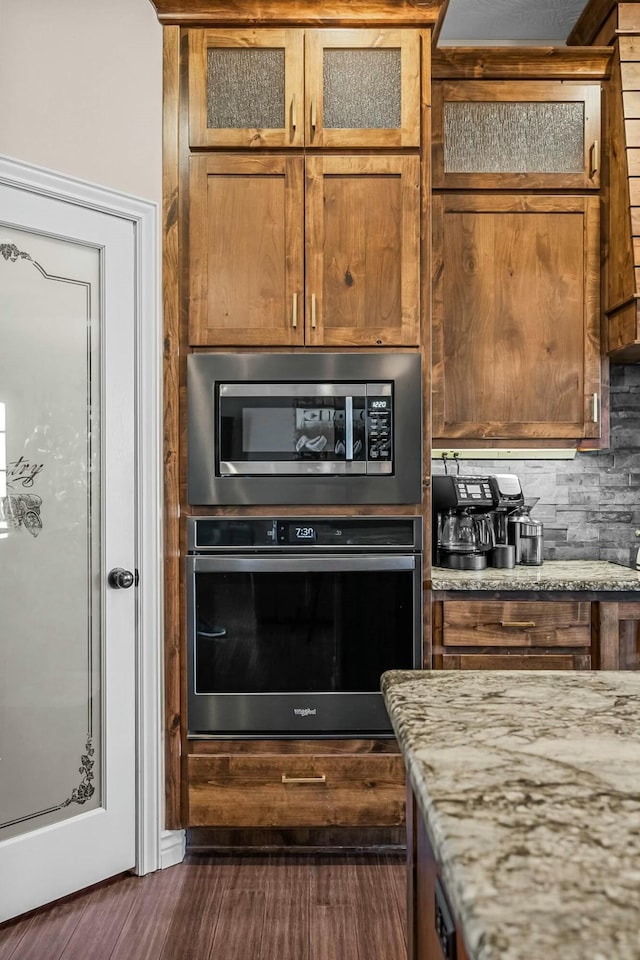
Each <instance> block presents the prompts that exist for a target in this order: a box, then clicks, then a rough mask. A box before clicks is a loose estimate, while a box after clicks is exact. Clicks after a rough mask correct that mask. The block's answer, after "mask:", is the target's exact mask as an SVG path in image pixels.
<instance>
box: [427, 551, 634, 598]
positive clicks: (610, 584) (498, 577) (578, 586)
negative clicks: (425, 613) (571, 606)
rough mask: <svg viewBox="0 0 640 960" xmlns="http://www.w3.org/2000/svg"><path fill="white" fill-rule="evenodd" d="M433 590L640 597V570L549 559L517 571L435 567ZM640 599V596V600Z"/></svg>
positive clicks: (597, 562)
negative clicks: (618, 593)
mask: <svg viewBox="0 0 640 960" xmlns="http://www.w3.org/2000/svg"><path fill="white" fill-rule="evenodd" d="M431 589H432V590H545V591H546V590H592V591H597V590H602V591H607V590H616V591H624V590H631V591H637V592H638V593H639V594H640V570H633V569H631V568H630V567H623V566H620V565H619V564H617V563H609V562H608V561H607V560H545V562H544V563H543V564H542V565H541V566H539V567H525V566H520V565H518V566H517V567H514V568H513V570H501V569H498V568H494V567H487V569H486V570H448V569H445V568H444V567H434V568H433V571H432V574H431ZM639 599H640V597H639Z"/></svg>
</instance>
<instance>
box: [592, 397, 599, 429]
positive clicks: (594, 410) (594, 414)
mask: <svg viewBox="0 0 640 960" xmlns="http://www.w3.org/2000/svg"><path fill="white" fill-rule="evenodd" d="M599 399H600V398H599V396H598V394H597V393H594V395H593V398H592V401H591V403H592V407H591V416H592V419H593V422H594V423H597V422H598V406H599V404H598V400H599Z"/></svg>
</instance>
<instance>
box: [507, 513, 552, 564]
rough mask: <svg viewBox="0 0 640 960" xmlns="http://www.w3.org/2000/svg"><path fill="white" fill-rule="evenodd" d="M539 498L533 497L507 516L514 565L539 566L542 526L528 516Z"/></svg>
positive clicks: (542, 543) (542, 536) (542, 540)
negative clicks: (513, 553) (514, 559)
mask: <svg viewBox="0 0 640 960" xmlns="http://www.w3.org/2000/svg"><path fill="white" fill-rule="evenodd" d="M539 499H540V498H539V497H534V498H530V499H528V500H525V501H524V504H523V505H522V506H521V507H519V508H518V509H517V510H515V511H514V512H513V513H512V514H510V515H509V519H508V528H509V530H508V533H509V543H512V544H513V545H514V547H515V551H516V563H521V564H524V565H527V566H540V564H541V563H542V553H543V545H544V525H543V523H542V522H541V521H540V520H536V519H535V517H532V516H531V515H530V511H531V509H532V508H533V507H535V505H536V503H537V502H538V500H539Z"/></svg>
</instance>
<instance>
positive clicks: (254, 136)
mask: <svg viewBox="0 0 640 960" xmlns="http://www.w3.org/2000/svg"><path fill="white" fill-rule="evenodd" d="M303 48H304V34H303V31H301V30H271V29H266V30H265V29H262V28H261V29H259V30H228V31H225V30H190V31H189V144H190V145H191V146H192V147H254V148H255V147H300V146H302V145H303V122H302V120H303V118H302V111H303V109H304V106H303V95H304V79H303Z"/></svg>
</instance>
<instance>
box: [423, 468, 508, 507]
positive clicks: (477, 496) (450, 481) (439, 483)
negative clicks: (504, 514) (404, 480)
mask: <svg viewBox="0 0 640 960" xmlns="http://www.w3.org/2000/svg"><path fill="white" fill-rule="evenodd" d="M432 483H433V492H434V499H435V500H436V501H437V507H436V508H437V509H440V510H442V509H448V508H453V509H455V508H456V507H481V508H485V509H486V508H489V509H490V508H491V507H492V506H493V493H492V491H491V484H490V483H489V477H452V476H446V477H433V478H432Z"/></svg>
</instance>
